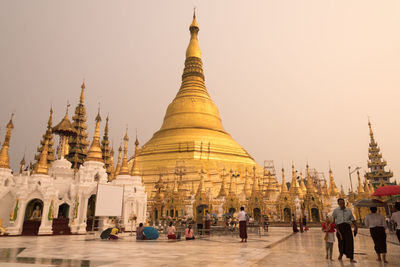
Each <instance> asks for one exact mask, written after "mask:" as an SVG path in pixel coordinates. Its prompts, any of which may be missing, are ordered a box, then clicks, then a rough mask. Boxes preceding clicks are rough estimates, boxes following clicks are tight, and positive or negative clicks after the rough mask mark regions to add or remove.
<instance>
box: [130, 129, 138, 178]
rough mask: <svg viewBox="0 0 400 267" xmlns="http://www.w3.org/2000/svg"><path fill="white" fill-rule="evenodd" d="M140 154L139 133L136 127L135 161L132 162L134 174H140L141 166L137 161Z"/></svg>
mask: <svg viewBox="0 0 400 267" xmlns="http://www.w3.org/2000/svg"><path fill="white" fill-rule="evenodd" d="M138 155H139V140H138V134H137V129H136V140H135V154H134V155H133V162H132V168H131V175H132V176H139V167H138V163H137V157H138Z"/></svg>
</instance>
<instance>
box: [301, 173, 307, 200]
mask: <svg viewBox="0 0 400 267" xmlns="http://www.w3.org/2000/svg"><path fill="white" fill-rule="evenodd" d="M300 188H301V191H303V195H305V194H306V193H307V187H306V185H305V183H304V179H303V173H302V172H300Z"/></svg>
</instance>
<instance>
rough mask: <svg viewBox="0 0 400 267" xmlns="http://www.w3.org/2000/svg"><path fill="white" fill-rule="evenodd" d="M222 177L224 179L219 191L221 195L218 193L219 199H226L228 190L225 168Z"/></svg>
mask: <svg viewBox="0 0 400 267" xmlns="http://www.w3.org/2000/svg"><path fill="white" fill-rule="evenodd" d="M221 176H222V177H221V178H222V182H221V187H220V189H219V193H218V196H217V197H226V196H227V193H226V189H225V177H226V174H225V168H224V169H223V170H222V175H221Z"/></svg>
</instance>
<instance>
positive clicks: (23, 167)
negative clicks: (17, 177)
mask: <svg viewBox="0 0 400 267" xmlns="http://www.w3.org/2000/svg"><path fill="white" fill-rule="evenodd" d="M19 164H20V167H19V174H22V172H23V171H24V169H25V164H26V161H25V153H24V156H23V157H22V160H21V162H20V163H19Z"/></svg>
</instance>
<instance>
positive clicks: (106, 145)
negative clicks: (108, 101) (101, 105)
mask: <svg viewBox="0 0 400 267" xmlns="http://www.w3.org/2000/svg"><path fill="white" fill-rule="evenodd" d="M101 152H102V155H101V156H102V158H103V161H104V168H105V169H106V173H107V175H108V177H110V176H111V173H112V166H113V163H112V162H111V148H110V140H109V137H108V116H107V118H106V126H105V127H104V135H103V140H101Z"/></svg>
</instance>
